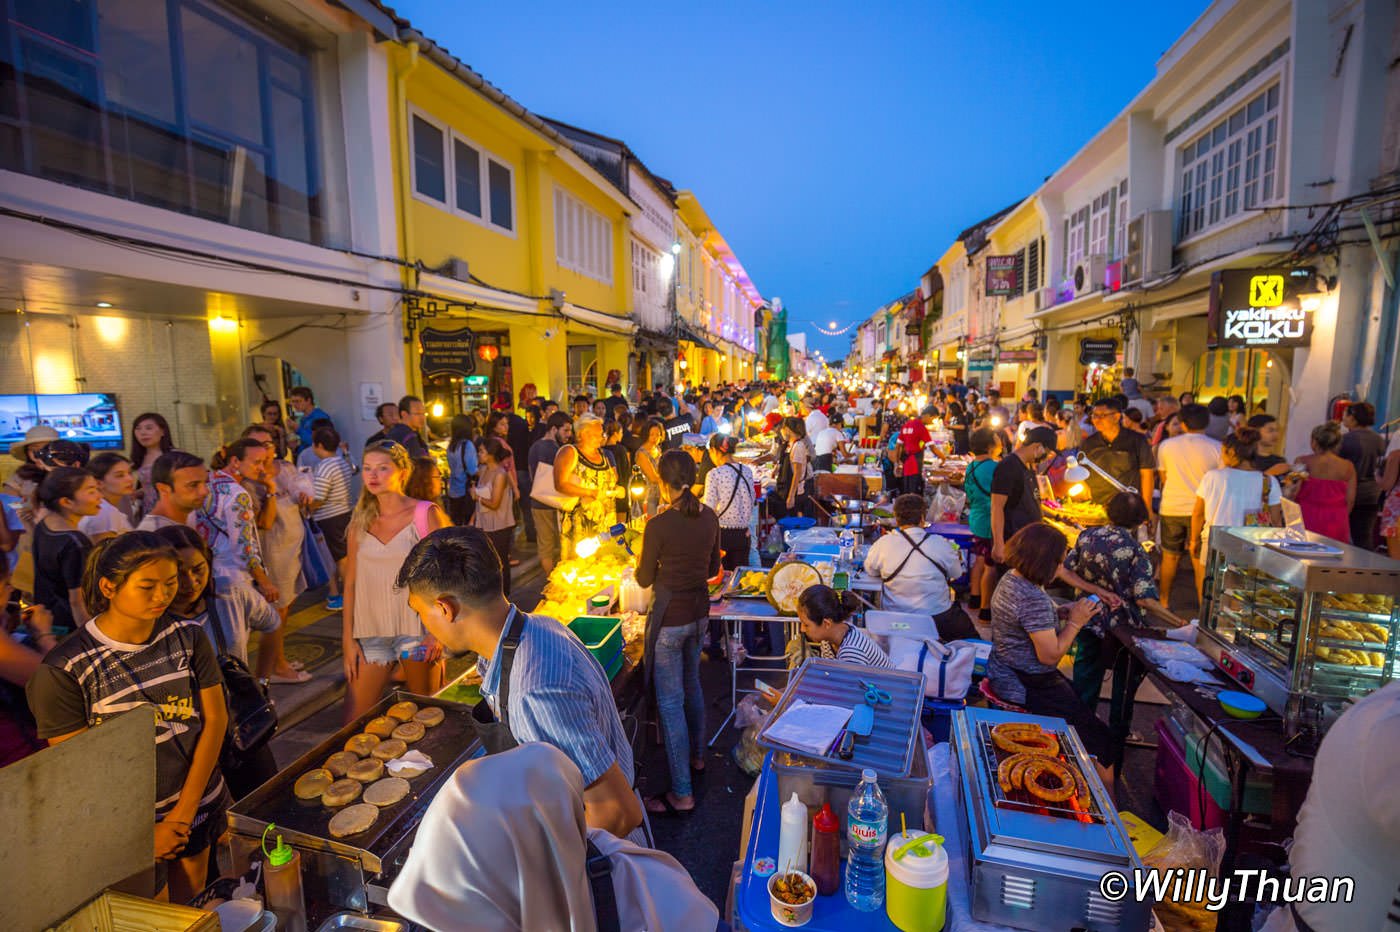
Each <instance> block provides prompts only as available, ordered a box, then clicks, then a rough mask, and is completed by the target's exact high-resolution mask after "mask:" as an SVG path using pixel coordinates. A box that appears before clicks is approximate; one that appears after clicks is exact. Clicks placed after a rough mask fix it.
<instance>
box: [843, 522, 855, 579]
mask: <svg viewBox="0 0 1400 932" xmlns="http://www.w3.org/2000/svg"><path fill="white" fill-rule="evenodd" d="M840 540H841V558H840V559H841V568H842V569H845V570H851V569H854V568H855V563H856V532H855V531H852V530H851V529H850V528H847V529H846V530H844V531H842V532H841V538H840Z"/></svg>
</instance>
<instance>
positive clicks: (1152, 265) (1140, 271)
mask: <svg viewBox="0 0 1400 932" xmlns="http://www.w3.org/2000/svg"><path fill="white" fill-rule="evenodd" d="M1171 269H1172V212H1171V211H1170V210H1145V211H1143V212H1142V213H1140V214H1138V215H1137V216H1136V217H1134V218H1133V219H1132V220H1129V221H1128V251H1127V253H1126V254H1125V255H1124V256H1123V285H1124V287H1127V286H1128V285H1137V284H1141V283H1142V282H1150V281H1152V280H1154V279H1157V278H1161V277H1162V276H1163V275H1166V274H1167V273H1168V272H1170V271H1171Z"/></svg>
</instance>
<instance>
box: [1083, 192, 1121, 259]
mask: <svg viewBox="0 0 1400 932" xmlns="http://www.w3.org/2000/svg"><path fill="white" fill-rule="evenodd" d="M1116 194H1117V192H1116V190H1114V189H1112V188H1110V189H1109V190H1107V191H1105V192H1104V193H1102V194H1100V195H1099V196H1098V197H1096V198H1094V202H1093V204H1091V205H1090V209H1089V252H1088V255H1091V256H1100V255H1103V256H1106V255H1108V236H1109V230H1111V229H1113V208H1114V206H1115V205H1114V201H1115V200H1116V197H1115V195H1116Z"/></svg>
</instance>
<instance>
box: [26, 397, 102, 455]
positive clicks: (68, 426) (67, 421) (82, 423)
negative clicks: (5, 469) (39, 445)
mask: <svg viewBox="0 0 1400 932" xmlns="http://www.w3.org/2000/svg"><path fill="white" fill-rule="evenodd" d="M37 424H47V425H48V426H49V427H52V428H53V429H54V430H56V431H58V435H59V436H60V437H62V438H64V439H65V440H73V441H76V442H77V443H86V444H87V445H88V446H90V447H92V448H93V449H94V450H119V449H121V447H122V422H121V417H120V416H119V415H118V414H117V402H116V398H115V397H114V396H113V395H110V394H108V393H106V392H86V393H83V394H80V395H0V446H3V447H4V448H5V449H6V450H8V449H9V447H10V445H11V444H13V443H18V442H20V441H21V440H23V439H24V434H25V432H26V431H28V430H29V428H31V427H34V426H35V425H37Z"/></svg>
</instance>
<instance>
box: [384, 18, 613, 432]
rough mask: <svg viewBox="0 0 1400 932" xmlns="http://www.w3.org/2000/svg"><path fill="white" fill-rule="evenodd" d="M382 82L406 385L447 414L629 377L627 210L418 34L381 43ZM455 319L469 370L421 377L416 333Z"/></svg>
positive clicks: (517, 110) (563, 145) (564, 151)
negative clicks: (492, 397)
mask: <svg viewBox="0 0 1400 932" xmlns="http://www.w3.org/2000/svg"><path fill="white" fill-rule="evenodd" d="M388 80H389V94H390V101H391V107H390V119H391V121H392V132H393V137H394V147H393V149H394V152H393V154H394V169H395V180H396V184H395V188H394V197H395V200H396V203H397V219H398V225H399V239H400V255H401V256H403V257H404V258H405V259H406V260H407V262H406V264H405V266H404V269H403V283H404V286H405V289H406V290H407V292H408V296H406V297H405V306H404V323H405V330H406V333H405V342H406V345H405V363H406V365H407V369H408V384H409V386H410V389H411V390H412V389H416V390H419V392H420V393H421V394H423V395H424V397H425V399H426V400H427V401H428V402H429V404H430V405H431V404H432V403H433V402H435V401H441V402H443V404H444V408H445V412H446V413H451V412H453V411H456V410H465V409H468V408H472V407H476V408H480V407H483V406H484V403H485V402H486V398H487V393H488V392H491V393H494V392H497V391H508V392H510V393H511V395H512V397H513V398H514V399H516V400H517V401H518V399H519V398H520V397H521V395H522V390H525V391H528V387H529V386H533V387H534V389H535V390H536V391H537V392H538V394H539V395H542V396H547V397H550V398H554V399H556V400H563V399H564V398H565V397H566V396H567V395H569V394H572V393H575V392H578V391H579V390H587V391H592V392H595V393H597V392H605V391H606V383H607V381H608V379H609V377H610V376H612V377H614V378H617V379H619V380H620V381H621V382H622V383H623V385H624V389H627V388H629V387H630V386H628V385H626V379H627V371H628V365H627V362H628V359H627V357H628V352H629V348H630V338H631V334H632V333H633V331H634V330H635V328H636V325H635V324H634V323H633V322H632V321H631V319H630V318H629V314H630V311H631V308H630V303H631V289H630V278H629V269H630V268H631V259H630V258H629V255H628V252H627V246H628V242H629V236H628V230H629V215H630V213H631V211H632V210H634V209H635V205H633V203H632V202H631V201H630V200H629V199H628V198H627V197H626V196H625V195H623V194H622V193H621V192H620V191H619V190H618V189H617V188H616V187H615V186H613V185H612V184H611V183H610V182H609V181H608V180H607V179H606V178H604V177H603V176H602V175H601V174H600V173H599V172H598V171H597V170H596V169H594V168H593V167H592V166H590V165H589V164H588V163H587V162H585V161H584V160H583V159H582V158H580V157H579V156H578V155H577V154H576V153H575V152H574V151H573V150H572V149H571V148H570V146H569V144H568V141H567V140H566V139H565V138H564V137H563V136H561V135H560V134H559V132H558V131H557V130H556V129H554V128H553V127H551V126H550V125H548V124H547V123H545V122H544V121H542V120H541V119H540V118H539V117H537V116H535V115H534V114H533V113H530V112H529V111H528V110H526V109H525V108H524V107H522V106H520V104H518V103H516V102H515V101H513V100H511V99H510V98H509V97H507V96H506V95H505V94H503V93H501V92H500V91H499V90H497V89H496V88H494V87H492V86H491V85H490V84H488V83H487V82H486V81H485V80H483V79H482V78H481V76H480V75H478V74H476V73H475V72H474V71H472V70H471V69H470V68H468V67H467V66H466V65H464V64H463V63H462V62H460V61H458V60H457V59H455V58H453V57H452V56H451V55H450V54H449V53H447V52H446V51H445V50H444V49H442V48H440V47H438V46H437V45H435V44H434V43H433V42H432V41H431V40H430V39H427V38H426V37H424V36H422V35H421V34H420V33H416V32H412V31H409V32H405V33H403V34H402V35H401V41H400V42H399V43H396V44H395V45H394V46H393V47H392V49H391V51H390V54H389V76H388ZM464 329H468V330H470V331H471V332H472V334H473V337H474V345H473V346H470V347H466V352H467V353H468V354H469V355H470V357H471V358H472V359H473V360H474V363H475V370H476V374H475V376H474V377H470V378H466V379H463V378H459V377H456V376H451V375H447V376H442V375H439V376H431V375H429V376H427V377H425V376H424V368H423V367H422V365H421V364H420V363H421V352H420V350H421V347H422V346H423V344H424V336H423V332H424V331H425V330H429V331H437V332H439V333H442V332H446V334H447V335H448V336H449V337H450V336H451V335H453V334H460V332H461V331H462V330H464ZM434 336H435V335H434V334H432V333H430V334H429V338H433V337H434ZM429 348H430V349H438V350H441V351H443V352H445V353H446V354H447V355H449V356H450V355H451V353H453V352H459V351H462V350H463V348H464V347H463V345H462V344H461V343H460V341H458V343H457V345H455V346H454V345H451V344H450V342H449V343H446V344H438V345H437V346H435V347H434V346H430V347H429Z"/></svg>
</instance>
